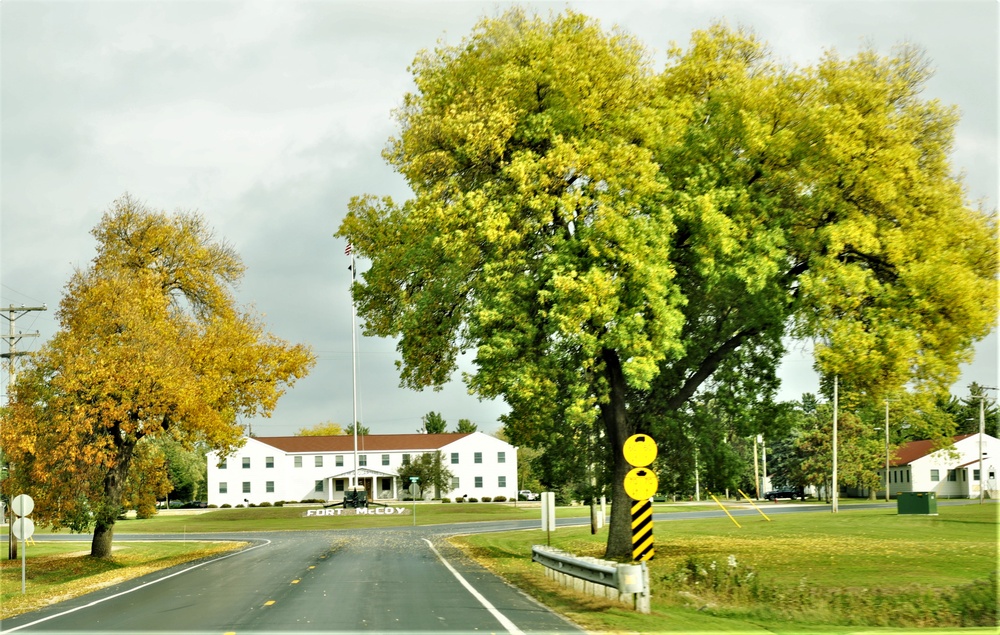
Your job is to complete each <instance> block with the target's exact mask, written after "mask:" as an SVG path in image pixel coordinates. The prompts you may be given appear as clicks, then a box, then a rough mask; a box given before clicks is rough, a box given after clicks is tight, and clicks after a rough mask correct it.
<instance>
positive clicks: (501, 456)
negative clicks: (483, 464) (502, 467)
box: [497, 452, 507, 463]
mask: <svg viewBox="0 0 1000 635" xmlns="http://www.w3.org/2000/svg"><path fill="white" fill-rule="evenodd" d="M506 462H507V453H506V452H497V463H506Z"/></svg>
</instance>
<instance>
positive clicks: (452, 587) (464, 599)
mask: <svg viewBox="0 0 1000 635" xmlns="http://www.w3.org/2000/svg"><path fill="white" fill-rule="evenodd" d="M437 533H438V532H432V531H430V530H428V529H426V528H415V529H370V530H363V531H352V532H346V531H324V532H281V533H270V534H267V533H258V534H242V535H239V536H236V535H234V536H220V535H219V534H214V535H212V536H211V537H212V538H215V539H220V538H226V537H229V538H234V539H241V540H246V539H247V538H248V536H252V537H253V540H254V541H255V542H254V544H253V545H252V546H251V547H249V548H248V549H245V550H243V551H241V552H238V553H235V554H231V555H228V556H224V557H221V558H216V559H212V560H209V561H206V562H201V563H192V564H188V565H182V566H180V567H175V568H172V569H169V570H166V571H163V572H160V573H158V574H153V575H151V576H145V577H143V578H139V579H137V580H133V581H131V582H128V583H123V584H122V585H119V586H116V587H111V588H108V589H105V590H102V591H98V592H95V593H91V594H88V595H86V596H83V597H80V598H77V599H74V600H69V601H66V602H62V603H60V604H58V605H54V606H53V607H50V608H48V609H45V610H42V611H36V612H33V613H28V614H25V615H20V616H17V617H14V618H11V619H8V620H4V622H3V624H2V627H0V628H2V632H3V633H14V632H17V633H151V632H160V633H173V632H176V633H212V634H215V635H222V634H225V633H235V634H237V635H239V634H242V633H295V632H297V633H308V632H314V633H330V632H351V633H355V632H357V633H361V632H371V633H387V632H422V633H449V632H450V633H537V632H544V633H580V632H582V631H581V630H580V629H578V628H577V627H575V626H574V625H572V624H570V623H569V622H567V621H566V620H564V619H563V618H562V617H560V616H558V615H556V614H555V613H552V612H551V611H549V610H548V609H546V608H545V607H543V606H542V605H540V604H538V603H537V602H535V601H534V600H532V599H531V598H529V597H527V596H526V595H524V594H523V593H521V592H520V591H518V590H516V589H514V588H512V587H511V586H509V585H507V584H506V583H504V582H503V581H502V580H500V579H499V578H498V577H496V576H494V575H493V574H491V573H489V572H488V571H486V570H485V569H483V568H481V567H479V566H478V565H476V564H475V563H473V562H471V561H469V560H468V559H467V558H465V557H462V556H461V554H459V553H457V552H456V551H455V550H454V549H453V548H449V547H448V545H447V544H446V543H445V541H443V540H441V539H440V538H439V537H436V534H437ZM205 537H208V536H205ZM77 538H79V537H77ZM122 538H124V537H122ZM135 538H140V537H139V536H136V537H135ZM144 538H145V539H147V540H148V539H149V538H150V537H148V536H146V537H144ZM197 538H199V536H192V535H189V536H188V539H197ZM116 540H118V538H116Z"/></svg>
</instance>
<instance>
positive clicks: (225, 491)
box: [219, 483, 229, 494]
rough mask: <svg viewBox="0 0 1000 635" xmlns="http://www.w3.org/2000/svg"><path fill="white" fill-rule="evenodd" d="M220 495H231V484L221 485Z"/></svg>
mask: <svg viewBox="0 0 1000 635" xmlns="http://www.w3.org/2000/svg"><path fill="white" fill-rule="evenodd" d="M219 493H220V494H228V493H229V483H219Z"/></svg>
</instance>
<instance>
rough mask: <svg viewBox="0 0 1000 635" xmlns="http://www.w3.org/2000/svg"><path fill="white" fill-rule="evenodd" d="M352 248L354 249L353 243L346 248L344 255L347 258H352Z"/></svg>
mask: <svg viewBox="0 0 1000 635" xmlns="http://www.w3.org/2000/svg"><path fill="white" fill-rule="evenodd" d="M351 248H352V247H351V243H347V247H344V255H345V256H350V255H351Z"/></svg>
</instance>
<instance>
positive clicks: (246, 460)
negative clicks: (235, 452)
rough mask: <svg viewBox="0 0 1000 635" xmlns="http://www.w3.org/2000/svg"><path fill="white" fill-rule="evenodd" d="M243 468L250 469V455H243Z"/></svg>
mask: <svg viewBox="0 0 1000 635" xmlns="http://www.w3.org/2000/svg"><path fill="white" fill-rule="evenodd" d="M243 469H244V470H249V469H250V457H249V456H245V457H243Z"/></svg>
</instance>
